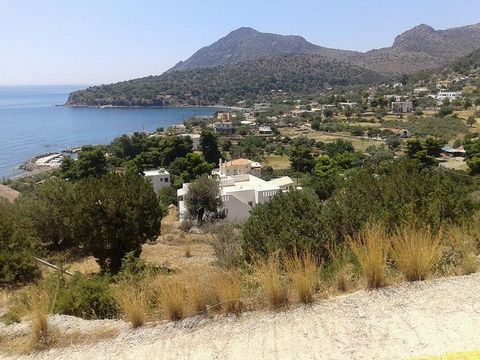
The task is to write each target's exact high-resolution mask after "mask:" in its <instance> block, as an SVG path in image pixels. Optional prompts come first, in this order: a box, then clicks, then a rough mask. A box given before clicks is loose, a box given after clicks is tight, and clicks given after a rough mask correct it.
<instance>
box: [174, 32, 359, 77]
mask: <svg viewBox="0 0 480 360" xmlns="http://www.w3.org/2000/svg"><path fill="white" fill-rule="evenodd" d="M355 53H356V52H354V51H349V50H337V49H331V48H326V47H322V46H319V45H315V44H312V43H311V42H309V41H307V40H306V39H305V38H304V37H302V36H300V35H279V34H273V33H264V32H260V31H257V30H255V29H253V28H250V27H240V28H238V29H236V30H233V31H231V32H229V33H228V34H227V35H225V36H224V37H222V38H220V39H219V40H217V41H215V42H214V43H212V44H211V45H208V46H204V47H202V48H201V49H199V50H198V51H196V52H195V53H194V54H193V55H192V56H190V57H189V58H188V59H186V60H185V61H180V62H178V63H177V64H176V65H175V66H174V67H173V68H171V69H169V70H168V71H178V70H187V69H197V68H203V67H213V66H217V65H232V64H238V63H242V62H247V61H251V60H256V59H259V58H262V57H267V56H275V55H283V54H318V55H320V56H326V57H329V58H332V59H339V58H342V57H346V56H348V55H350V54H352V55H353V54H355Z"/></svg>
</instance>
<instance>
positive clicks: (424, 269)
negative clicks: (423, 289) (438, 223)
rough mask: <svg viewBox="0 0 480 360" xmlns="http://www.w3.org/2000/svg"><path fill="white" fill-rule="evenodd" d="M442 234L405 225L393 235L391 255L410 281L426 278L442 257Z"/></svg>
mask: <svg viewBox="0 0 480 360" xmlns="http://www.w3.org/2000/svg"><path fill="white" fill-rule="evenodd" d="M440 239H441V238H440V235H438V234H433V233H432V232H431V230H430V229H427V228H423V229H418V228H414V227H403V228H401V229H399V230H397V232H396V233H395V234H394V235H393V238H392V246H391V251H390V254H391V257H392V260H393V261H394V262H395V264H396V266H397V268H398V269H399V270H400V271H401V272H402V274H403V275H404V276H405V279H407V280H408V281H417V280H424V279H426V278H427V276H428V275H429V274H430V272H431V271H432V269H433V267H434V266H435V264H436V263H437V261H438V260H439V258H440V244H441V241H440Z"/></svg>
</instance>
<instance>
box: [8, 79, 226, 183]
mask: <svg viewBox="0 0 480 360" xmlns="http://www.w3.org/2000/svg"><path fill="white" fill-rule="evenodd" d="M85 87H86V86H85V85H77V86H63V85H62V86H0V180H1V179H6V178H11V177H15V176H18V175H20V174H21V170H20V169H19V166H20V165H21V164H23V163H25V162H26V161H28V160H30V159H32V158H33V157H35V156H38V155H42V154H47V153H52V152H59V151H62V150H65V149H67V148H74V147H78V146H82V145H88V144H92V145H93V144H108V143H110V142H111V141H112V140H113V139H114V138H115V137H117V136H119V135H122V134H131V133H133V132H136V131H143V130H146V131H154V130H155V129H157V128H159V127H164V128H167V127H169V126H171V125H174V124H180V123H182V121H183V120H186V119H188V118H190V117H192V116H209V115H213V114H214V113H215V111H217V110H218V109H216V108H210V107H181V108H160V107H155V108H103V109H100V108H71V107H65V106H58V105H63V104H64V103H65V102H66V101H67V98H68V95H69V93H70V92H72V91H75V90H80V89H84V88H85Z"/></svg>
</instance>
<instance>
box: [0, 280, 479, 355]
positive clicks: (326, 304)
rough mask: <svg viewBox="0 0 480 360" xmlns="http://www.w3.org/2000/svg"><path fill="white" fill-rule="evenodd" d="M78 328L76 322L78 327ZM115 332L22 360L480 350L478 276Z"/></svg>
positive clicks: (80, 322)
mask: <svg viewBox="0 0 480 360" xmlns="http://www.w3.org/2000/svg"><path fill="white" fill-rule="evenodd" d="M83 322H84V321H83V320H78V319H76V323H77V324H78V325H77V326H78V327H80V328H81V327H82V326H83V325H82V323H83ZM112 323H113V322H112ZM116 324H119V322H116ZM117 326H119V329H120V335H119V336H118V337H117V338H115V339H112V340H107V341H104V342H101V343H97V344H94V345H88V346H85V345H76V346H71V347H68V348H63V349H53V350H50V351H49V352H44V353H37V354H33V355H31V356H30V358H31V359H33V358H34V359H65V360H74V359H88V360H91V359H329V360H330V359H332V360H336V359H365V360H367V359H368V360H372V359H385V360H392V359H408V358H410V357H413V356H423V355H435V354H442V353H445V352H454V351H455V352H456V351H466V350H473V349H480V274H474V275H470V276H462V277H452V278H443V279H438V280H431V281H426V282H418V283H412V284H403V285H399V286H393V287H389V288H385V289H382V290H376V291H359V292H357V293H354V294H349V295H345V296H341V297H336V298H332V299H328V300H323V301H320V302H317V303H315V304H314V305H312V306H308V307H298V308H295V309H291V310H289V311H285V312H260V311H259V312H251V313H246V314H243V315H242V316H241V317H240V318H238V319H237V318H235V317H228V318H222V317H220V318H218V319H214V320H212V319H205V318H190V319H186V320H184V321H182V322H178V323H164V324H160V325H156V326H152V325H148V326H146V327H143V328H140V329H137V330H130V329H128V328H127V327H126V326H125V324H121V322H120V325H117ZM6 329H8V328H6V327H4V328H3V331H4V330H6ZM0 331H2V328H0Z"/></svg>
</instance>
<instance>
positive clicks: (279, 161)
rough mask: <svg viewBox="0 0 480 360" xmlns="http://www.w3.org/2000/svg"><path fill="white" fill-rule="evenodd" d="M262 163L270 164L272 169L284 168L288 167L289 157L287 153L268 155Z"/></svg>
mask: <svg viewBox="0 0 480 360" xmlns="http://www.w3.org/2000/svg"><path fill="white" fill-rule="evenodd" d="M262 165H264V166H271V167H272V168H273V170H285V169H289V168H290V159H289V158H288V156H287V155H268V156H266V157H265V160H264V161H262Z"/></svg>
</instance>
